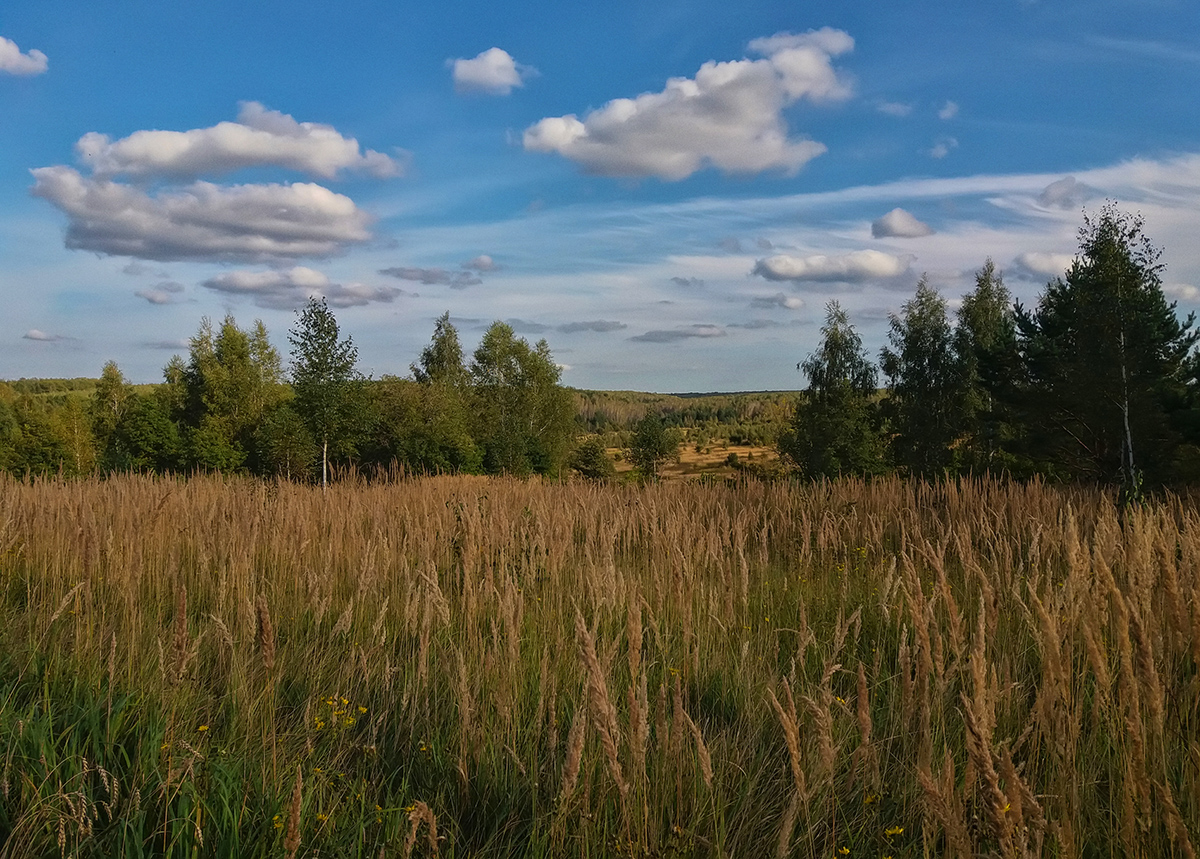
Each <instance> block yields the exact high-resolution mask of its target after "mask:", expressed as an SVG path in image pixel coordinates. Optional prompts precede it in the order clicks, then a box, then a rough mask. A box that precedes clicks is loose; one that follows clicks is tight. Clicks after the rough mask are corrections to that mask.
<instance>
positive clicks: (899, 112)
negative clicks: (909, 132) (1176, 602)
mask: <svg viewBox="0 0 1200 859" xmlns="http://www.w3.org/2000/svg"><path fill="white" fill-rule="evenodd" d="M875 109H876V110H878V111H879V112H880V113H884V114H887V115H888V116H895V117H898V118H903V117H906V116H908V115H909V114H910V113H912V112H913V106H912V105H911V104H906V103H904V102H900V101H882V102H880V103H879V104H878V105H876V107H875Z"/></svg>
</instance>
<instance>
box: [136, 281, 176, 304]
mask: <svg viewBox="0 0 1200 859" xmlns="http://www.w3.org/2000/svg"><path fill="white" fill-rule="evenodd" d="M184 288H185V287H184V285H183V284H182V283H176V282H175V281H173V280H168V281H164V282H162V283H159V284H155V285H154V286H153V287H151V288H149V289H139V290H137V291H136V292H134V295H136V296H137V297H138V298H144V299H146V300H147V301H149V302H150V303H151V304H175V303H176V302H177V301H178V298H177V296H178V295H179V294H180V293H181V292H183V291H184Z"/></svg>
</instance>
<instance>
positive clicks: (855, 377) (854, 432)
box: [779, 301, 883, 478]
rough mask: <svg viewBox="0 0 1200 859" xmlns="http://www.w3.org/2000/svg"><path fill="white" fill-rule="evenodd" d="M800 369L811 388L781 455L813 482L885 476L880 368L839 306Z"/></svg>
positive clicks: (782, 441)
mask: <svg viewBox="0 0 1200 859" xmlns="http://www.w3.org/2000/svg"><path fill="white" fill-rule="evenodd" d="M797 369H799V370H802V371H803V372H804V374H805V375H806V376H808V382H809V384H808V388H807V390H806V391H805V393H804V396H803V397H801V399H800V400H799V401H798V402H797V403H796V410H795V412H794V414H793V418H792V426H791V428H790V429H789V430H788V431H787V432H786V433H784V435H783V437H782V438H781V439H780V442H779V449H780V453H781V454H783V455H784V456H785V457H786V458H787V459H790V460H791V461H792V462H793V463H794V464H795V465H796V466H797V467H798V468H799V470H800V472H801V473H802V474H804V475H805V476H807V477H811V478H819V477H836V476H838V475H839V474H859V475H864V474H875V473H878V472H879V471H881V470H882V469H883V443H882V440H881V438H880V435H879V430H878V420H877V415H876V408H875V404H874V400H875V397H876V394H877V391H876V388H875V380H876V371H875V366H874V365H873V364H872V363H871V362H870V361H869V360H868V359H867V356H866V353H865V352H864V351H863V347H862V339H861V338H860V337H859V336H858V333H857V332H856V331H855V330H854V327H853V326H852V325H851V324H850V320H849V317H847V315H846V312H845V311H844V310H842V308H841V306H840V305H839V304H838V303H837V302H836V301H831V302H830V303H829V305H828V306H827V307H826V313H825V325H824V327H822V328H821V344H820V346H819V347H818V348H817V351H815V352H813V353H812V354H811V355H809V356H808V358H807V359H805V360H804V361H802V362H801V363H800V364H798V365H797Z"/></svg>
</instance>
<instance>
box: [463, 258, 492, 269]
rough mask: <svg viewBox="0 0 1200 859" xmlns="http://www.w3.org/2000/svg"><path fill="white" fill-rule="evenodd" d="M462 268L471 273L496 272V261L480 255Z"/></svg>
mask: <svg viewBox="0 0 1200 859" xmlns="http://www.w3.org/2000/svg"><path fill="white" fill-rule="evenodd" d="M462 267H463V268H465V269H467V270H469V271H479V272H484V271H495V269H496V261H495V260H494V259H492V258H491V257H490V256H488V255H487V254H480V255H479V256H477V257H475V259H473V260H470V261H468V262H465V263H463V264H462Z"/></svg>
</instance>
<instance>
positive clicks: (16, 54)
mask: <svg viewBox="0 0 1200 859" xmlns="http://www.w3.org/2000/svg"><path fill="white" fill-rule="evenodd" d="M49 65H50V64H49V60H47V59H46V55H45V54H43V53H42V52H41V51H39V50H37V49H36V48H33V49H31V50H30V51H29V52H28V53H24V54H22V53H21V49H20V48H18V47H17V43H16V42H14V41H13V40H12V39H6V38H4V37H3V36H0V72H8V73H9V74H10V75H40V74H42V72H44V71H46V69H47V68H49ZM39 333H40V332H39ZM34 339H36V338H34Z"/></svg>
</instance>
